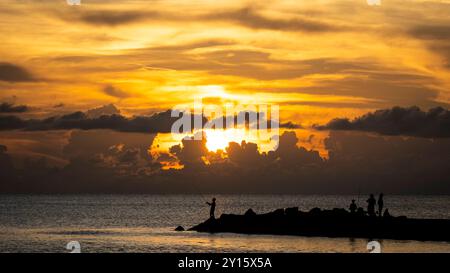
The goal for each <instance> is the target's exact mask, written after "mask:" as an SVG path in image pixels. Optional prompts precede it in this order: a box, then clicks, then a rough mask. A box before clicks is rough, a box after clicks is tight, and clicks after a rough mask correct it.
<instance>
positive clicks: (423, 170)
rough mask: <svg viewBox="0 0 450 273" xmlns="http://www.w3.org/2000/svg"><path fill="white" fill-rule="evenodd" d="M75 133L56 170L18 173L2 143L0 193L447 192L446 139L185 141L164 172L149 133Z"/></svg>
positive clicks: (36, 166)
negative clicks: (318, 146)
mask: <svg viewBox="0 0 450 273" xmlns="http://www.w3.org/2000/svg"><path fill="white" fill-rule="evenodd" d="M73 134H74V135H73V136H72V137H71V138H70V140H69V144H67V146H66V148H65V149H64V150H65V152H64V154H69V155H70V158H71V159H70V162H69V164H67V165H66V166H65V167H62V168H58V169H55V168H54V167H50V166H49V165H47V163H46V162H45V161H43V160H39V159H37V160H28V163H27V165H26V168H24V169H20V168H15V167H14V166H13V165H12V159H11V157H10V156H9V155H8V153H7V152H6V148H5V149H2V148H1V146H0V161H1V163H2V166H9V167H8V168H7V169H5V168H4V170H6V171H4V172H0V176H1V177H2V178H6V179H2V180H1V181H2V183H0V192H2V193H6V192H21V193H31V192H33V193H38V192H39V193H42V192H46V193H63V192H64V193H184V194H186V193H211V192H215V193H240V194H243V193H270V194H276V193H291V194H292V193H303V194H306V193H308V194H356V193H358V192H362V193H370V192H380V191H383V192H385V193H388V194H406V193H408V194H413V193H421V194H424V193H428V194H433V193H434V194H437V193H438V194H447V193H449V192H450V187H449V185H450V184H449V183H448V182H449V179H448V178H449V177H450V166H449V164H450V163H449V162H450V138H440V139H434V140H430V139H426V138H415V137H409V138H404V137H400V136H378V135H373V134H371V135H369V134H366V133H361V132H344V131H332V132H331V133H330V135H329V137H328V138H327V139H326V140H325V141H324V142H325V147H326V149H327V150H328V152H329V159H322V158H321V157H320V156H319V153H318V152H317V151H314V150H307V149H305V148H303V147H299V146H297V142H298V139H297V137H296V135H295V133H294V132H285V133H283V135H281V136H280V145H279V147H278V149H277V150H276V151H271V152H268V153H261V152H259V149H258V146H257V145H256V144H254V143H247V142H242V143H240V144H239V143H230V144H229V146H228V148H227V149H226V156H225V157H222V155H221V154H218V153H219V152H217V153H216V152H208V151H207V149H206V145H205V141H200V140H199V141H196V140H193V139H190V140H187V139H186V140H185V141H183V143H182V144H180V145H176V146H173V147H172V148H171V153H172V154H171V155H170V157H172V156H174V157H176V159H178V160H179V161H180V162H181V163H183V165H185V168H184V169H180V170H168V171H164V170H161V169H160V167H161V166H160V165H159V164H154V163H152V162H151V160H150V158H149V155H148V153H147V152H146V151H147V147H148V145H150V142H151V141H152V139H151V138H150V139H148V138H147V136H148V135H147V134H130V133H126V134H125V133H118V132H112V131H103V130H102V131H95V132H94V131H76V132H73ZM98 134H100V136H99V135H98ZM111 134H115V135H116V136H115V137H113V136H112V135H111ZM119 134H120V135H119ZM133 136H134V137H133ZM153 137H154V136H153ZM133 138H134V139H135V140H133V141H131V142H130V139H133ZM122 141H125V142H122ZM118 143H119V144H118ZM121 143H123V144H121ZM217 158H220V159H221V160H217ZM206 162H209V164H206Z"/></svg>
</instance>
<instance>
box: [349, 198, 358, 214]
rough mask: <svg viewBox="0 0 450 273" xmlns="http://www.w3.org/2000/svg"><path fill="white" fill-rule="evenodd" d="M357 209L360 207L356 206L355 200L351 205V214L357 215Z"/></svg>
mask: <svg viewBox="0 0 450 273" xmlns="http://www.w3.org/2000/svg"><path fill="white" fill-rule="evenodd" d="M357 209H358V206H356V203H355V199H353V200H352V203H351V204H350V213H351V214H354V213H356V210H357Z"/></svg>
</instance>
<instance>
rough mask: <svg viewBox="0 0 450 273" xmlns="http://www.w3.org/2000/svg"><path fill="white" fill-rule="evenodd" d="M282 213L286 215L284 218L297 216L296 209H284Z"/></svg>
mask: <svg viewBox="0 0 450 273" xmlns="http://www.w3.org/2000/svg"><path fill="white" fill-rule="evenodd" d="M284 212H285V213H286V216H289V217H295V216H297V215H298V207H293V208H286V209H285V210H284Z"/></svg>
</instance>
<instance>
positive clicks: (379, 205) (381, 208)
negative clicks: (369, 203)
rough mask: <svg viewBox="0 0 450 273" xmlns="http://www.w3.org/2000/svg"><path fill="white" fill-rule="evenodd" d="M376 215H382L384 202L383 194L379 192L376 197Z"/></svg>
mask: <svg viewBox="0 0 450 273" xmlns="http://www.w3.org/2000/svg"><path fill="white" fill-rule="evenodd" d="M377 203H378V216H380V217H381V216H382V213H383V206H384V202H383V194H382V193H380V196H379V197H378V202H377Z"/></svg>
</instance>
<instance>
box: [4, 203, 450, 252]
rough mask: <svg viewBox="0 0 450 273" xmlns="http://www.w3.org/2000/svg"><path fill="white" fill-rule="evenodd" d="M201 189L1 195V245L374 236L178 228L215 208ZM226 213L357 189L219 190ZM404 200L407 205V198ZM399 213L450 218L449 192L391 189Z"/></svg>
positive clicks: (207, 243) (349, 242) (324, 246)
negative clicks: (316, 192) (312, 192)
mask: <svg viewBox="0 0 450 273" xmlns="http://www.w3.org/2000/svg"><path fill="white" fill-rule="evenodd" d="M209 197H210V196H200V195H170V196H159V195H78V196H77V195H67V196H64V195H60V196H26V195H21V196H0V211H1V214H0V251H1V252H14V251H20V252H67V250H66V249H65V245H66V244H67V243H68V242H69V241H72V240H76V241H79V242H80V243H81V248H82V252H366V244H367V240H365V239H349V238H322V237H314V238H308V237H297V236H270V235H240V234H231V233H223V234H206V233H196V232H175V231H173V228H174V227H175V226H177V225H183V226H184V227H190V226H192V225H194V224H196V223H198V222H200V221H203V220H204V219H205V218H206V216H207V213H208V209H207V207H205V206H204V205H203V204H204V201H205V200H206V198H209ZM216 197H217V199H218V206H219V207H218V209H219V211H218V214H219V215H220V213H221V212H224V211H225V212H233V213H243V212H245V210H246V209H248V208H250V207H252V208H253V209H254V210H255V211H256V212H258V213H260V212H267V211H271V210H273V209H275V208H279V207H289V206H299V207H300V209H302V210H309V209H310V208H313V207H315V206H319V204H320V206H321V207H323V208H332V207H345V206H346V205H347V204H346V202H347V201H348V200H351V198H352V197H351V196H301V195H293V196H276V195H273V196H258V195H249V196H244V195H241V196H240V195H217V196H216ZM402 204H403V205H402ZM386 205H387V207H389V210H390V211H392V213H394V214H395V215H400V214H403V215H407V216H409V217H413V216H416V217H427V218H449V207H450V204H449V198H448V197H447V196H435V197H433V196H428V197H417V196H416V197H415V196H391V197H387V198H386ZM381 244H382V249H383V252H450V244H449V243H444V242H417V241H394V240H383V241H381Z"/></svg>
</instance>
